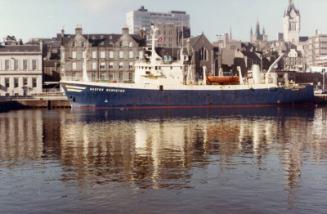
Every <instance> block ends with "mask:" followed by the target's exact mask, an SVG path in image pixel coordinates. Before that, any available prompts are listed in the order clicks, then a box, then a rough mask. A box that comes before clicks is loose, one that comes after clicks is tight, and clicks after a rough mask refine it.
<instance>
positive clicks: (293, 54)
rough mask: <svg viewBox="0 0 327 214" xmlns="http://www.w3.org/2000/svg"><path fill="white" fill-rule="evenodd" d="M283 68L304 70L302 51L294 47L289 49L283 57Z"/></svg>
mask: <svg viewBox="0 0 327 214" xmlns="http://www.w3.org/2000/svg"><path fill="white" fill-rule="evenodd" d="M284 70H286V71H297V72H302V71H305V59H304V57H303V56H302V53H301V52H300V51H298V50H296V49H293V48H292V49H290V50H289V52H288V54H287V55H286V56H285V57H284Z"/></svg>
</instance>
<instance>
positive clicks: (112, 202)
mask: <svg viewBox="0 0 327 214" xmlns="http://www.w3.org/2000/svg"><path fill="white" fill-rule="evenodd" d="M326 119H327V109H326V108H317V109H310V108H309V109H307V108H305V109H295V108H291V109H289V108H267V109H266V108H259V109H242V110H241V109H240V110H223V109H219V110H213V109H197V110H146V111H70V110H58V111H43V110H31V111H13V112H8V113H2V114H0V178H1V179H0V213H22V212H24V213H26V212H27V213H45V212H46V213H58V212H86V213H99V212H101V213H102V212H110V211H112V212H125V213H126V212H132V213H134V212H136V213H180V212H183V213H198V212H202V213H267V212H268V213H281V212H294V213H313V212H314V213H326V212H327V205H326V204H327V203H326V202H327V201H326V198H327V135H326V128H327V120H326Z"/></svg>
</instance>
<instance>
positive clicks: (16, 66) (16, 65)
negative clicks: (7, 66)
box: [14, 59, 18, 71]
mask: <svg viewBox="0 0 327 214" xmlns="http://www.w3.org/2000/svg"><path fill="white" fill-rule="evenodd" d="M14 70H15V71H17V70H18V60H17V59H14Z"/></svg>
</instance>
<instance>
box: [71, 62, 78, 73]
mask: <svg viewBox="0 0 327 214" xmlns="http://www.w3.org/2000/svg"><path fill="white" fill-rule="evenodd" d="M72 67H73V71H76V70H77V65H76V62H73V65H72Z"/></svg>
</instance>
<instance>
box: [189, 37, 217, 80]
mask: <svg viewBox="0 0 327 214" xmlns="http://www.w3.org/2000/svg"><path fill="white" fill-rule="evenodd" d="M187 49H188V52H189V55H190V63H191V65H192V67H193V71H194V73H195V78H196V80H198V81H202V79H203V67H206V69H207V73H208V74H209V75H217V74H218V65H219V59H218V58H219V57H218V56H219V54H218V50H219V49H218V48H216V47H214V46H213V45H212V44H211V42H210V41H209V40H208V39H207V37H206V36H205V35H204V34H201V35H199V36H196V37H191V38H190V39H187Z"/></svg>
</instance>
